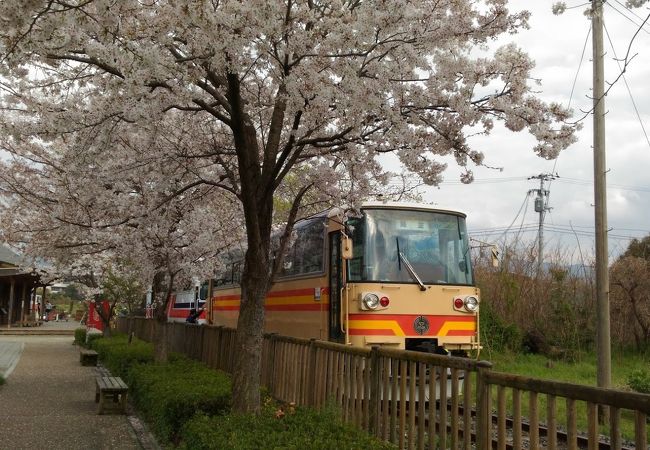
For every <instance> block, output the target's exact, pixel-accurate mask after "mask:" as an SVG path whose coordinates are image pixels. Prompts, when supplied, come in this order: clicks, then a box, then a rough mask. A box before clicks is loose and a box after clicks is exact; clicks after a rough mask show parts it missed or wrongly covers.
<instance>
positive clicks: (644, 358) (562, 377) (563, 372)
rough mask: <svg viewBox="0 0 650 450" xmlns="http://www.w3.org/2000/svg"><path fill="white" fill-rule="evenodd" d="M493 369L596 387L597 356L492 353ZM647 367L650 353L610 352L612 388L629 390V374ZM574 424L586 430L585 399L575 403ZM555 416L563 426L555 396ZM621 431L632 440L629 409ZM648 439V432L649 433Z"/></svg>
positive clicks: (542, 412)
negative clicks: (571, 358)
mask: <svg viewBox="0 0 650 450" xmlns="http://www.w3.org/2000/svg"><path fill="white" fill-rule="evenodd" d="M492 356H493V358H492V363H493V370H495V371H498V372H505V373H513V374H518V375H522V376H528V377H534V378H541V379H546V380H553V381H563V382H568V383H575V384H584V385H589V386H596V384H597V382H596V379H597V378H596V367H597V361H596V356H595V355H593V354H591V355H583V356H581V357H580V358H579V359H578V361H575V362H565V361H551V360H549V359H548V358H547V357H545V356H542V355H531V354H499V355H495V354H493V355H492ZM649 366H650V355H643V354H632V353H613V355H612V388H614V389H619V390H630V388H629V386H628V385H627V382H628V379H629V377H630V375H631V374H632V373H633V372H635V371H639V370H644V369H646V368H647V367H649ZM506 398H507V400H506V403H507V406H506V408H507V409H508V410H509V412H511V411H512V409H511V408H512V390H507V393H506ZM492 399H493V408H494V409H496V389H495V390H494V391H493V393H492ZM546 403H547V398H546V396H545V395H539V396H538V411H539V420H540V422H546V414H547V413H546ZM576 405H577V416H578V421H577V427H578V430H579V431H580V430H583V431H584V430H586V429H587V406H586V403H585V402H577V403H576ZM528 411H529V407H528V396H527V395H526V394H524V395H522V415H523V416H527V415H528ZM556 416H557V418H558V425H559V426H561V427H563V428H564V427H566V402H565V401H564V400H563V399H560V398H558V399H556ZM621 430H622V434H623V438H624V439H627V440H629V439H632V438H633V436H634V415H633V414H632V413H631V412H629V411H622V414H621ZM600 432H601V433H602V434H606V435H608V434H609V427H608V426H602V427H601V429H600ZM649 438H650V433H649Z"/></svg>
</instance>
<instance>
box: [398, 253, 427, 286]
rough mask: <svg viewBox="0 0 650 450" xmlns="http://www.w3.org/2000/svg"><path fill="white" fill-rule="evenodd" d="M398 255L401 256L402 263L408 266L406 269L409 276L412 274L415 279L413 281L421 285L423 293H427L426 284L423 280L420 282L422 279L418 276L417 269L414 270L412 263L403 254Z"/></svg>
mask: <svg viewBox="0 0 650 450" xmlns="http://www.w3.org/2000/svg"><path fill="white" fill-rule="evenodd" d="M397 254H398V256H399V260H400V261H402V262H403V263H404V265H405V266H406V269H407V270H408V272H409V274H411V276H412V277H413V279H414V280H415V281H417V282H418V284H419V285H420V290H421V291H426V290H427V287H426V286H425V285H424V283H423V282H422V280H420V277H419V276H418V274H417V273H416V272H415V269H413V266H412V265H411V263H410V262H409V260H408V259H406V256H404V254H403V253H402V252H398V253H397Z"/></svg>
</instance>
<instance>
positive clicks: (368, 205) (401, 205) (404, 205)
mask: <svg viewBox="0 0 650 450" xmlns="http://www.w3.org/2000/svg"><path fill="white" fill-rule="evenodd" d="M361 209H416V210H420V211H430V212H440V213H452V214H455V215H459V216H462V217H467V214H465V213H464V212H462V211H458V210H457V209H453V208H446V207H441V206H437V205H427V204H425V203H412V202H364V203H362V205H361Z"/></svg>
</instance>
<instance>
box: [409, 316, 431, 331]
mask: <svg viewBox="0 0 650 450" xmlns="http://www.w3.org/2000/svg"><path fill="white" fill-rule="evenodd" d="M413 329H414V330H415V332H416V333H417V334H420V335H422V334H425V333H426V332H427V331H429V320H428V319H427V318H426V317H424V316H418V317H417V318H416V319H415V321H414V322H413Z"/></svg>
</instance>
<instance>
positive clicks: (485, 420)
mask: <svg viewBox="0 0 650 450" xmlns="http://www.w3.org/2000/svg"><path fill="white" fill-rule="evenodd" d="M491 367H492V364H491V363H489V362H487V361H479V362H478V365H477V371H476V448H477V450H488V449H491V448H492V445H491V443H490V440H491V436H490V423H491V421H492V418H491V417H490V410H491V407H490V393H489V389H490V385H489V384H488V383H487V381H486V380H485V374H486V372H488V371H489V370H490V368H491Z"/></svg>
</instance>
